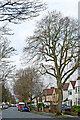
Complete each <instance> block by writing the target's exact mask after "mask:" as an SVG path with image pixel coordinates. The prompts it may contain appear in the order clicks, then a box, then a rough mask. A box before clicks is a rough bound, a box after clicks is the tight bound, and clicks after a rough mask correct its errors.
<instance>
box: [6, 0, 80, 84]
mask: <svg viewBox="0 0 80 120" xmlns="http://www.w3.org/2000/svg"><path fill="white" fill-rule="evenodd" d="M79 1H80V0H43V2H45V3H47V7H48V9H47V10H46V11H44V12H41V13H40V14H41V15H40V16H39V17H37V18H34V19H33V20H30V21H25V22H22V23H21V24H18V25H16V24H12V23H9V26H8V27H10V28H11V29H12V31H13V33H14V35H12V36H9V37H8V39H9V40H10V41H11V46H13V47H14V48H15V49H16V50H17V53H18V55H15V56H13V57H12V60H14V61H15V63H14V64H16V66H17V69H19V68H21V67H22V66H21V64H20V63H21V61H20V57H21V54H22V50H23V47H24V46H25V40H26V38H27V37H28V36H31V35H32V34H33V31H34V28H35V25H36V21H39V20H40V19H41V18H42V17H43V16H44V15H46V14H47V11H53V10H57V11H60V12H61V13H62V14H63V15H64V16H70V17H73V18H78V2H79ZM73 76H74V75H73ZM73 78H75V77H73ZM51 82H53V80H52V81H51ZM54 85H56V81H54Z"/></svg>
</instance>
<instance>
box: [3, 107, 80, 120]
mask: <svg viewBox="0 0 80 120" xmlns="http://www.w3.org/2000/svg"><path fill="white" fill-rule="evenodd" d="M18 119H19V120H20V119H21V120H80V118H75V117H73V118H71V117H68V118H57V117H51V116H45V115H39V114H35V113H32V112H20V111H18V110H17V107H11V108H8V109H5V110H2V120H18Z"/></svg>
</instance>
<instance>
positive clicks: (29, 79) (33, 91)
mask: <svg viewBox="0 0 80 120" xmlns="http://www.w3.org/2000/svg"><path fill="white" fill-rule="evenodd" d="M18 73H19V74H18ZM18 73H17V77H18V78H17V80H16V81H15V84H14V93H15V95H16V97H17V98H18V99H19V101H24V102H26V101H27V100H29V99H30V108H31V104H32V100H33V98H34V96H37V94H39V92H40V91H41V90H42V87H43V83H42V82H41V79H40V75H39V74H38V73H37V72H36V70H35V69H34V68H27V69H25V70H20V71H18ZM18 75H19V76H18Z"/></svg>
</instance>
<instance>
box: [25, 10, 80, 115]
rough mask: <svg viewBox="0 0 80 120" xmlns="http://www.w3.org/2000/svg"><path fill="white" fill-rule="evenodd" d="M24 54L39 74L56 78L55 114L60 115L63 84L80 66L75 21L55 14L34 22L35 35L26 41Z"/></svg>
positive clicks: (52, 13) (49, 14)
mask: <svg viewBox="0 0 80 120" xmlns="http://www.w3.org/2000/svg"><path fill="white" fill-rule="evenodd" d="M24 53H25V58H26V59H25V60H26V61H28V60H30V59H31V60H32V59H33V61H35V63H36V64H38V66H40V68H39V71H40V72H41V73H42V74H49V75H51V76H53V77H55V78H56V80H57V87H58V112H60V113H61V107H62V101H63V92H62V89H63V85H64V84H65V83H66V82H67V80H68V79H69V78H70V76H71V75H72V74H73V73H74V72H75V71H76V69H77V68H78V63H79V59H78V22H77V20H74V19H72V18H69V17H63V16H62V15H61V13H60V12H59V13H58V12H56V11H53V12H51V13H48V15H47V16H46V17H44V18H43V19H42V20H41V21H40V22H38V23H37V25H36V29H35V31H34V35H33V36H31V37H29V38H27V39H26V47H25V48H24ZM28 56H29V57H28ZM53 80H54V79H53ZM53 82H54V81H53Z"/></svg>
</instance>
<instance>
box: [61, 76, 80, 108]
mask: <svg viewBox="0 0 80 120" xmlns="http://www.w3.org/2000/svg"><path fill="white" fill-rule="evenodd" d="M63 103H65V104H67V105H69V106H73V105H77V106H80V77H78V79H77V80H76V81H70V82H69V83H65V84H64V86H63Z"/></svg>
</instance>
